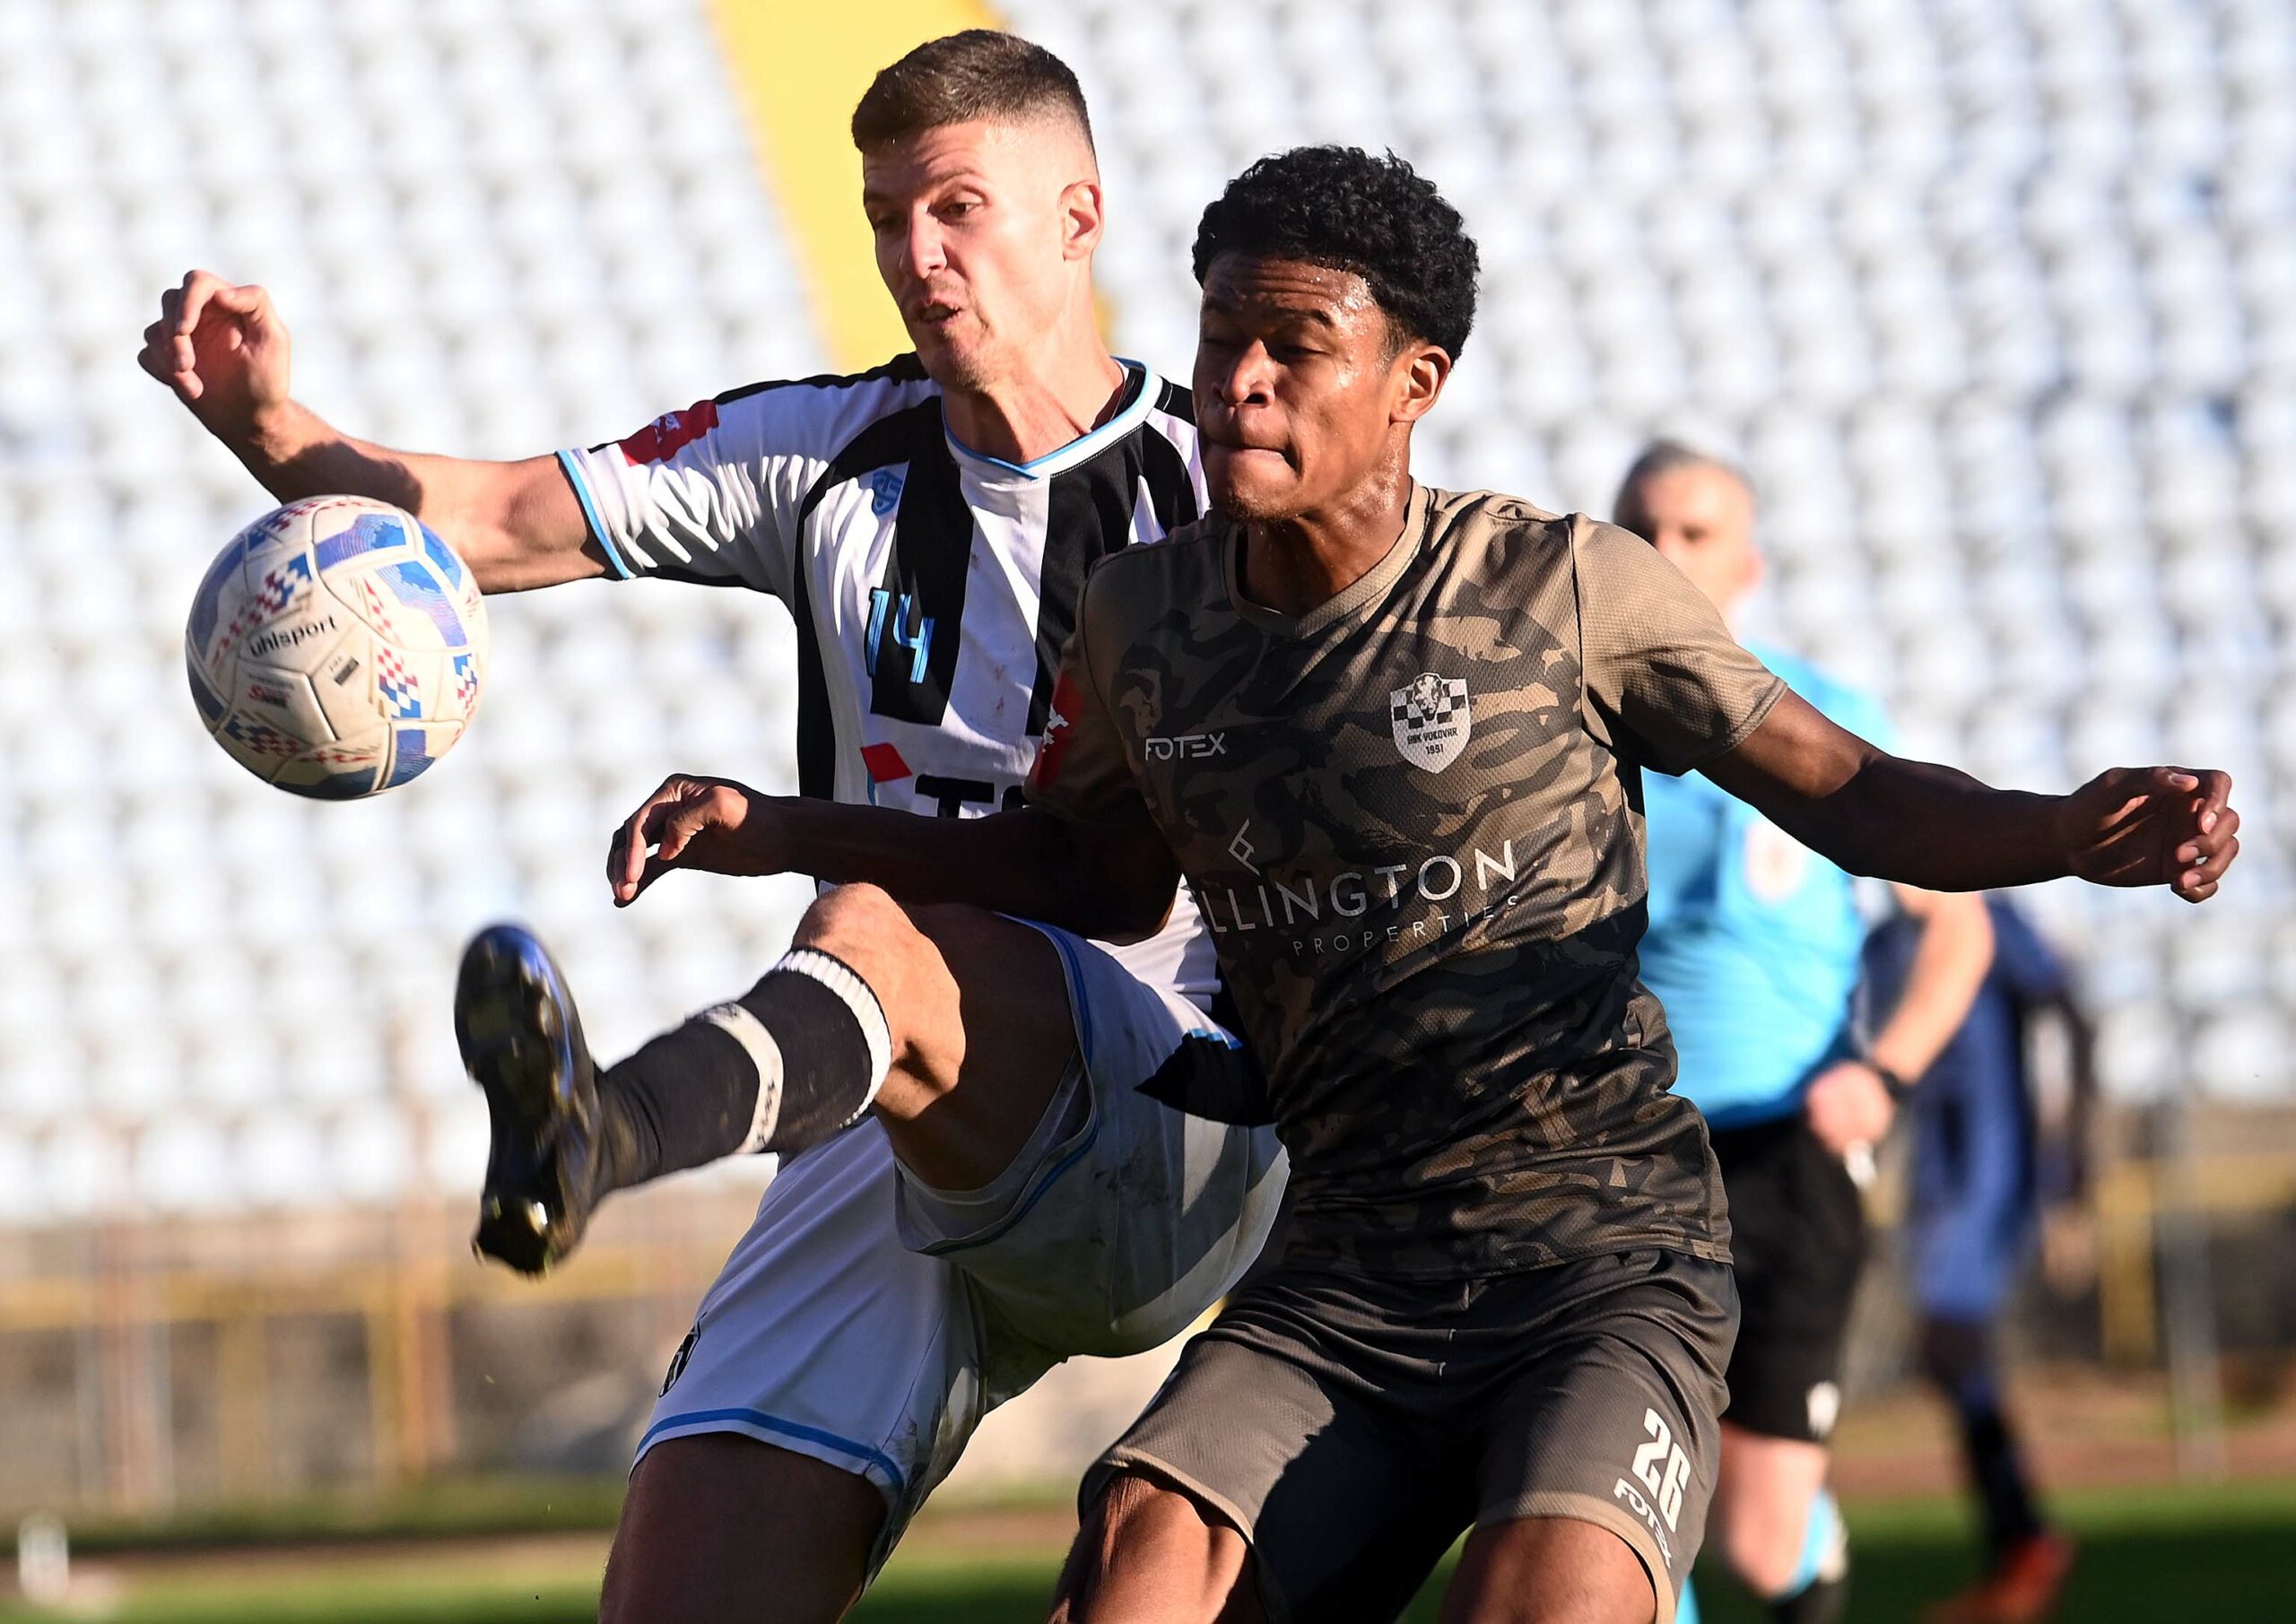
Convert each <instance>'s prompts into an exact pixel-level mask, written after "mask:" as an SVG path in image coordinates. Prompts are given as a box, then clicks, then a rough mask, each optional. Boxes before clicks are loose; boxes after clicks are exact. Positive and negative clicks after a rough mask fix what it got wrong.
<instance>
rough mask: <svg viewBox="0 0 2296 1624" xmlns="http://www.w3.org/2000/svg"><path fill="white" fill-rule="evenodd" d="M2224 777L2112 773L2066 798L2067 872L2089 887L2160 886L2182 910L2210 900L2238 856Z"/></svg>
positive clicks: (2135, 770)
mask: <svg viewBox="0 0 2296 1624" xmlns="http://www.w3.org/2000/svg"><path fill="white" fill-rule="evenodd" d="M2231 796H2232V778H2231V774H2229V773H2222V772H2213V771H2208V770H2204V769H2192V768H2184V767H2116V768H2114V769H2111V770H2110V771H2109V772H2102V773H2100V774H2098V775H2097V776H2096V777H2093V778H2092V779H2090V780H2089V782H2087V783H2086V784H2083V786H2081V787H2080V788H2079V789H2076V790H2074V792H2073V793H2072V794H2071V795H2067V796H2066V797H2065V800H2064V803H2063V804H2062V805H2061V806H2060V807H2059V808H2058V810H2057V836H2058V838H2060V839H2062V840H2063V841H2064V843H2065V852H2066V863H2067V865H2068V866H2069V867H2070V868H2071V869H2072V871H2073V872H2074V873H2076V874H2078V875H2080V876H2081V878H2082V879H2083V880H2086V881H2090V883H2092V884H2093V885H2165V886H2167V887H2168V888H2169V889H2170V890H2172V891H2174V892H2176V894H2177V895H2178V896H2179V897H2182V898H2183V899H2185V900H2186V901H2187V902H2205V901H2207V900H2208V899H2210V898H2211V897H2213V896H2214V895H2215V894H2216V888H2217V886H2218V885H2219V884H2220V883H2221V882H2222V881H2223V878H2224V871H2225V870H2226V869H2228V868H2230V867H2231V865H2232V859H2233V858H2235V857H2237V856H2239V854H2240V842H2239V828H2240V814H2239V812H2234V811H2233V810H2232V808H2231V805H2230V804H2229V803H2230V802H2231Z"/></svg>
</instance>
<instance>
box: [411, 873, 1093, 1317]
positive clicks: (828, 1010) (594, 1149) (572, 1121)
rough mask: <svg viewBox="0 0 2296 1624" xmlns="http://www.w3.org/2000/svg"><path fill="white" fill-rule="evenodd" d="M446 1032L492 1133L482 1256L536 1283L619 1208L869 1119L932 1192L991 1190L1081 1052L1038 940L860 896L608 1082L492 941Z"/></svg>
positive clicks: (575, 1024)
mask: <svg viewBox="0 0 2296 1624" xmlns="http://www.w3.org/2000/svg"><path fill="white" fill-rule="evenodd" d="M456 1033H457V1038H458V1039H459V1040H460V1042H461V1044H462V1048H463V1057H464V1062H465V1065H466V1066H467V1067H468V1068H469V1070H470V1073H471V1075H472V1077H473V1079H474V1081H477V1082H478V1084H479V1086H480V1087H481V1088H482V1089H483V1090H485V1092H486V1095H487V1100H488V1105H489V1110H490V1115H491V1122H492V1127H493V1134H494V1144H493V1151H492V1154H491V1157H490V1159H489V1162H488V1168H487V1183H486V1189H485V1194H484V1195H483V1199H482V1202H481V1205H480V1218H479V1228H478V1233H477V1236H476V1240H475V1244H476V1245H477V1246H478V1247H479V1249H480V1250H481V1251H483V1252H485V1253H487V1254H488V1255H491V1256H494V1257H498V1258H500V1259H501V1260H502V1261H503V1262H505V1263H507V1264H510V1265H511V1266H512V1267H513V1268H516V1269H519V1270H522V1271H524V1272H529V1273H532V1272H540V1271H541V1270H542V1269H544V1268H545V1267H547V1266H548V1265H549V1264H553V1263H556V1262H558V1261H559V1260H560V1259H561V1258H563V1257H565V1256H566V1255H568V1254H569V1253H570V1252H571V1251H572V1250H573V1248H574V1247H575V1246H577V1245H578V1243H579V1241H580V1239H581V1237H582V1233H583V1231H584V1229H585V1228H586V1227H587V1223H588V1220H589V1214H590V1211H592V1209H593V1208H594V1207H595V1206H596V1203H598V1202H599V1201H600V1200H602V1199H603V1198H604V1196H605V1195H607V1194H610V1193H612V1192H613V1191H614V1190H617V1189H622V1188H626V1187H628V1186H630V1185H635V1184H640V1183H643V1182H645V1181H647V1180H648V1179H651V1178H656V1177H660V1176H661V1175H662V1174H664V1173H669V1172H674V1171H677V1170H678V1169H680V1168H690V1167H698V1166H700V1165H702V1164H703V1163H705V1162H709V1161H713V1160H716V1159H719V1158H721V1157H724V1156H728V1155H732V1154H734V1153H735V1152H737V1151H775V1152H778V1153H780V1154H784V1155H787V1154H792V1153H794V1152H796V1151H802V1150H804V1149H806V1148H807V1147H809V1146H811V1145H813V1144H816V1143H819V1142H821V1141H822V1140H823V1139H825V1138H827V1137H829V1136H830V1135H831V1134H832V1133H837V1132H839V1130H841V1129H842V1128H844V1127H846V1126H848V1125H850V1124H851V1123H853V1122H854V1121H856V1120H857V1119H858V1118H859V1117H860V1116H861V1115H862V1114H863V1113H864V1112H866V1111H869V1110H871V1109H874V1111H875V1112H876V1114H877V1116H878V1117H879V1119H880V1120H881V1121H882V1122H883V1125H884V1126H885V1130H886V1134H887V1137H888V1138H889V1139H890V1140H891V1143H892V1146H893V1150H894V1152H895V1153H896V1154H897V1155H898V1156H899V1157H900V1159H901V1160H902V1161H903V1162H904V1163H905V1164H907V1166H908V1167H909V1168H910V1170H911V1171H913V1172H915V1173H916V1174H917V1175H918V1177H920V1178H922V1179H923V1180H924V1181H925V1182H926V1184H928V1185H933V1186H935V1188H939V1189H944V1190H949V1191H968V1190H973V1189H977V1188H979V1187H981V1186H983V1185H988V1184H990V1183H992V1182H993V1181H994V1180H995V1179H996V1176H997V1175H998V1174H999V1173H1001V1172H1002V1171H1004V1169H1005V1166H1006V1164H1007V1163H1009V1162H1010V1160H1011V1159H1012V1158H1013V1155H1014V1154H1015V1153H1016V1152H1017V1151H1019V1150H1020V1149H1021V1148H1022V1145H1024V1144H1025V1143H1026V1142H1027V1141H1028V1138H1029V1135H1030V1133H1031V1132H1032V1131H1033V1130H1034V1129H1035V1127H1036V1126H1037V1125H1038V1123H1039V1120H1040V1119H1041V1117H1042V1116H1043V1115H1044V1112H1045V1109H1046V1107H1047V1106H1048V1104H1049V1103H1050V1101H1051V1099H1052V1097H1053V1093H1054V1090H1056V1088H1057V1086H1058V1085H1059V1082H1060V1080H1061V1078H1062V1076H1063V1074H1064V1073H1065V1070H1066V1068H1067V1065H1068V1063H1069V1060H1070V1057H1071V1056H1072V1055H1073V1054H1074V1050H1075V1036H1074V1026H1073V1022H1072V1018H1071V1016H1070V1013H1069V1008H1068V998H1067V987H1066V983H1065V978H1064V977H1063V975H1062V971H1061V966H1060V960H1059V956H1058V954H1057V951H1055V950H1054V948H1053V947H1052V945H1051V943H1050V942H1048V941H1047V940H1046V939H1045V937H1044V936H1043V935H1041V934H1039V933H1038V932H1037V931H1034V930H1032V929H1031V928H1030V927H1028V926H1026V925H1019V924H1015V923H1014V922H1013V921H1012V920H1009V919H1005V918H1002V917H1000V916H996V915H992V914H987V913H982V912H978V911H977V910H974V909H970V908H919V909H915V910H909V909H904V908H901V907H900V905H899V904H897V903H895V902H894V901H893V900H892V899H891V898H890V897H889V896H887V895H886V894H885V893H884V892H883V891H881V890H877V889H876V888H874V887H872V886H845V887H841V888H839V889H838V890H832V891H830V892H827V893H826V894H824V895H823V896H822V898H821V899H818V900H817V901H816V902H815V903H814V904H813V907H812V908H810V909H808V910H807V912H806V914H805V916H804V920H803V922H802V923H801V924H800V925H799V928H798V930H797V933H796V938H795V940H794V942H793V943H792V946H791V950H790V951H789V953H788V954H787V956H786V957H785V958H784V959H783V960H782V961H781V963H780V964H779V965H778V966H777V967H775V968H774V969H773V970H772V971H770V972H769V973H768V974H767V976H766V977H764V979H762V980H761V981H760V982H758V983H757V985H756V986H753V987H752V988H751V989H750V991H749V992H747V993H745V994H743V995H742V996H741V997H740V998H738V999H735V1000H734V1001H732V1002H731V1003H725V1004H721V1005H719V1006H718V1007H717V1008H716V1009H713V1010H710V1011H708V1012H704V1013H703V1014H702V1015H700V1016H699V1017H697V1018H695V1019H694V1020H690V1021H688V1022H686V1023H685V1024H684V1025H683V1026H682V1027H679V1028H677V1029H674V1030H673V1031H670V1032H667V1033H665V1034H663V1035H662V1036H661V1037H659V1038H655V1039H654V1040H653V1041H652V1042H650V1043H648V1044H647V1045H646V1046H644V1047H642V1048H641V1049H639V1051H638V1053H637V1054H636V1055H632V1056H631V1057H630V1058H629V1059H628V1060H625V1061H623V1062H622V1064H619V1065H616V1066H614V1067H613V1068H612V1069H611V1070H608V1071H605V1072H603V1073H601V1072H600V1071H598V1070H597V1068H596V1067H595V1066H594V1065H593V1064H592V1063H591V1061H590V1058H589V1055H588V1053H587V1049H586V1048H585V1047H584V1046H583V1044H582V1041H581V1023H580V1020H579V1018H578V1015H577V1013H576V1012H575V1008H574V1003H573V1000H572V996H571V994H570V991H569V990H568V988H567V986H566V984H565V982H564V980H563V978H562V977H561V975H560V974H559V972H558V970H557V968H556V967H555V966H554V965H553V964H552V962H551V960H550V958H549V955H548V954H547V953H546V952H545V951H544V950H543V948H542V945H541V943H540V942H537V941H536V940H535V938H534V937H533V935H532V934H530V933H528V932H526V931H524V930H521V929H519V928H518V927H517V926H515V925H496V926H492V927H491V928H489V929H488V930H486V931H484V932H483V933H481V934H480V935H479V936H478V937H477V938H476V939H475V940H474V941H473V942H472V943H471V946H470V948H469V950H468V951H466V952H465V956H464V964H463V972H462V976H461V978H460V980H459V981H458V983H457V990H456Z"/></svg>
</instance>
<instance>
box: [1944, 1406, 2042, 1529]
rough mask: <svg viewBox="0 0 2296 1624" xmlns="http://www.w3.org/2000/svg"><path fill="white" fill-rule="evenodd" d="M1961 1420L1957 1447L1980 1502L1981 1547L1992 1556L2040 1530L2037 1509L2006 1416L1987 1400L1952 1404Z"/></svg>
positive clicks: (2039, 1518)
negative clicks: (1958, 1446) (1967, 1464)
mask: <svg viewBox="0 0 2296 1624" xmlns="http://www.w3.org/2000/svg"><path fill="white" fill-rule="evenodd" d="M1957 1408H1958V1410H1959V1414H1960V1420H1961V1453H1962V1455H1963V1457H1964V1458H1965V1459H1966V1460H1967V1461H1968V1463H1969V1469H1970V1482H1971V1483H1973V1484H1975V1485H1976V1487H1977V1494H1978V1500H1979V1503H1980V1504H1981V1505H1982V1506H1983V1507H1984V1508H1985V1548H1986V1551H1987V1555H1988V1556H1989V1557H1990V1559H1991V1560H1992V1561H1993V1562H1998V1561H2000V1559H2002V1558H2003V1557H2004V1556H2005V1555H2006V1554H2007V1553H2008V1552H2009V1551H2010V1550H2013V1549H2014V1548H2015V1547H2017V1546H2019V1545H2021V1544H2022V1543H2024V1541H2027V1540H2030V1539H2031V1538H2032V1537H2033V1536H2034V1535H2035V1534H2037V1533H2039V1532H2040V1531H2041V1517H2040V1512H2039V1510H2038V1509H2037V1508H2036V1507H2034V1505H2033V1493H2032V1488H2031V1485H2030V1484H2029V1483H2028V1482H2027V1481H2025V1463H2024V1461H2023V1460H2022V1458H2021V1456H2020V1455H2019V1453H2018V1449H2017V1440H2016V1437H2015V1436H2014V1435H2013V1434H2012V1433H2011V1432H2010V1430H2009V1422H2008V1418H2007V1417H2005V1416H2004V1415H2003V1414H2002V1413H2001V1411H2000V1409H1999V1408H1998V1407H1997V1406H1996V1405H1993V1404H1989V1403H1988V1404H1964V1405H1960V1406H1957Z"/></svg>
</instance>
